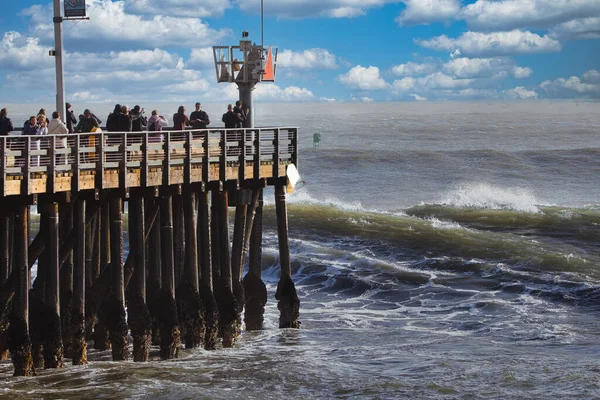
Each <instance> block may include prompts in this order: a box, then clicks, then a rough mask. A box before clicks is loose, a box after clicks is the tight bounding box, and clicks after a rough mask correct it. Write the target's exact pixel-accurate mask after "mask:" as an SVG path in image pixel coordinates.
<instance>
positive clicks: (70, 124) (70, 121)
mask: <svg viewBox="0 0 600 400" xmlns="http://www.w3.org/2000/svg"><path fill="white" fill-rule="evenodd" d="M65 106H66V108H67V117H66V120H67V129H68V130H69V133H73V132H75V129H74V127H75V124H76V123H77V118H75V113H73V110H71V103H66V104H65Z"/></svg>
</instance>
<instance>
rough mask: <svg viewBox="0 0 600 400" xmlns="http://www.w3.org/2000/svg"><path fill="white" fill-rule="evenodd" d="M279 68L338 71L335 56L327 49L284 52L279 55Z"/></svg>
mask: <svg viewBox="0 0 600 400" xmlns="http://www.w3.org/2000/svg"><path fill="white" fill-rule="evenodd" d="M277 67H281V68H290V69H302V70H309V69H336V68H337V67H338V66H337V63H336V59H335V55H333V54H331V53H330V52H329V51H327V50H325V49H318V48H316V49H308V50H304V51H300V52H295V51H292V50H283V51H282V52H280V53H279V54H278V55H277Z"/></svg>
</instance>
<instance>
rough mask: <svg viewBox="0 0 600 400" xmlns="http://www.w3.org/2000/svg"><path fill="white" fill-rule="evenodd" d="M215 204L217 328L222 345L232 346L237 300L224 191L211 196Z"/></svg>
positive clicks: (235, 334)
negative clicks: (217, 264)
mask: <svg viewBox="0 0 600 400" xmlns="http://www.w3.org/2000/svg"><path fill="white" fill-rule="evenodd" d="M213 200H216V204H214V203H213V207H216V210H217V218H216V221H213V224H214V223H216V224H217V226H218V229H217V232H218V239H217V240H218V243H217V247H218V249H219V265H220V276H219V278H218V279H217V280H216V282H217V283H216V285H215V292H216V298H217V304H218V306H219V329H220V331H221V334H222V335H223V347H225V348H228V347H233V345H234V343H235V339H236V337H237V336H238V334H239V332H238V327H237V322H236V318H237V301H236V300H235V297H234V296H233V291H232V283H231V253H230V252H229V202H228V199H227V192H226V191H217V192H215V195H214V196H213Z"/></svg>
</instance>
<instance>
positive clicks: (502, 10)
mask: <svg viewBox="0 0 600 400" xmlns="http://www.w3.org/2000/svg"><path fill="white" fill-rule="evenodd" d="M461 14H462V17H463V18H464V19H465V21H466V22H467V24H468V25H469V27H470V28H473V29H475V30H511V29H515V28H520V29H525V28H546V29H547V28H550V27H552V26H554V25H556V24H559V23H562V22H566V21H569V20H572V19H575V18H582V17H586V16H589V15H598V14H600V2H599V1H598V0H496V1H489V0H477V1H476V2H475V3H473V4H469V5H467V6H465V7H464V8H463V10H462V13H461Z"/></svg>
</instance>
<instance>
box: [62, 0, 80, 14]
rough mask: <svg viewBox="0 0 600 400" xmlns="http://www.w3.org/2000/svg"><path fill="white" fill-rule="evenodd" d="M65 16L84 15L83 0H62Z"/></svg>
mask: <svg viewBox="0 0 600 400" xmlns="http://www.w3.org/2000/svg"><path fill="white" fill-rule="evenodd" d="M64 1H65V18H71V17H85V0H64Z"/></svg>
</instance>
